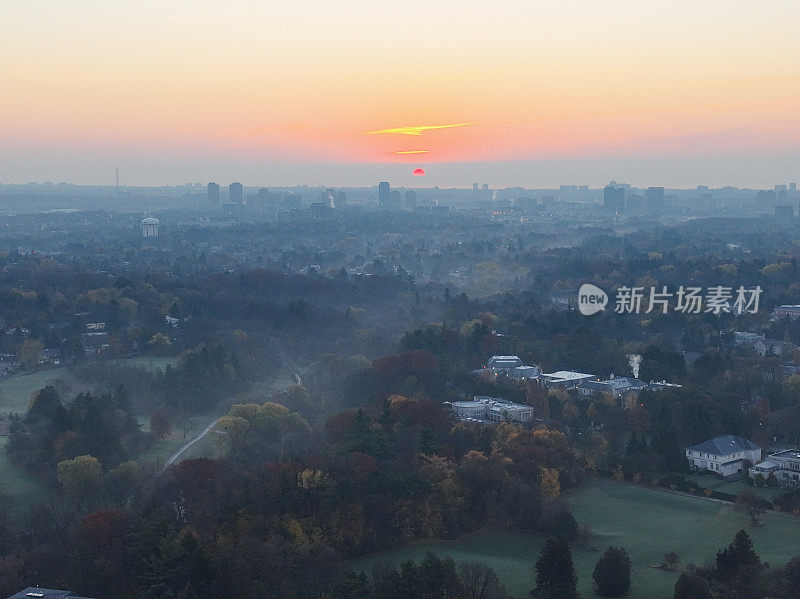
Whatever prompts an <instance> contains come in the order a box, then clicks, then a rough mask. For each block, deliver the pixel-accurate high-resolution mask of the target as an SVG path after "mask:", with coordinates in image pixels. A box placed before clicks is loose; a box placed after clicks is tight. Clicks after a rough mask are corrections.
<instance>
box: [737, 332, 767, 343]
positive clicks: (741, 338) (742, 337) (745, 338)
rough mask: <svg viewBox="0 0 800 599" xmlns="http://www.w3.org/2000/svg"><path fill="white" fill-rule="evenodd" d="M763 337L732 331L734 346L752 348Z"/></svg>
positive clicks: (756, 334)
mask: <svg viewBox="0 0 800 599" xmlns="http://www.w3.org/2000/svg"><path fill="white" fill-rule="evenodd" d="M763 340H764V335H759V334H758V333H749V332H747V331H734V332H733V342H734V343H735V344H736V345H745V346H753V345H755V344H756V342H757V341H763Z"/></svg>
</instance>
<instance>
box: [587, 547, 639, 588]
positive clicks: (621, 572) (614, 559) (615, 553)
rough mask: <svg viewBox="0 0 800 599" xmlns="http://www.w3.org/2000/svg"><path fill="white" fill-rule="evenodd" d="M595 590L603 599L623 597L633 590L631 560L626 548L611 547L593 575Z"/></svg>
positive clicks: (604, 554) (599, 561)
mask: <svg viewBox="0 0 800 599" xmlns="http://www.w3.org/2000/svg"><path fill="white" fill-rule="evenodd" d="M592 578H593V579H594V589H595V591H596V592H597V594H598V595H600V596H601V597H622V596H624V595H625V594H626V593H627V592H628V589H630V588H631V560H630V558H629V557H628V552H627V551H625V549H624V548H622V547H620V548H619V549H617V548H616V547H609V548H608V549H606V551H605V553H603V556H602V557H601V558H600V559H599V560H598V562H597V565H596V566H595V567H594V572H593V573H592Z"/></svg>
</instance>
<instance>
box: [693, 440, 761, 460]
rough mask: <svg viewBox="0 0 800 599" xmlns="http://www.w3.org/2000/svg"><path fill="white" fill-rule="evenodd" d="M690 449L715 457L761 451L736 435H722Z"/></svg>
mask: <svg viewBox="0 0 800 599" xmlns="http://www.w3.org/2000/svg"><path fill="white" fill-rule="evenodd" d="M688 449H691V450H692V451H701V452H703V453H710V454H713V455H730V454H732V453H736V452H738V451H753V450H757V449H761V447H759V446H758V445H756V444H755V443H753V442H752V441H748V440H747V439H744V438H742V437H737V436H736V435H721V436H719V437H714V438H713V439H710V440H708V441H705V442H703V443H700V444H698V445H692V446H691V447H689V448H688Z"/></svg>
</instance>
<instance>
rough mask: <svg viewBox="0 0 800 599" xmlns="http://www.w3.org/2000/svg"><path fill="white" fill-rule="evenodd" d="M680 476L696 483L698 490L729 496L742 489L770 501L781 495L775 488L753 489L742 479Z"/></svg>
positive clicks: (711, 475) (697, 475)
mask: <svg viewBox="0 0 800 599" xmlns="http://www.w3.org/2000/svg"><path fill="white" fill-rule="evenodd" d="M680 476H683V477H684V478H686V479H688V480H693V481H696V482H697V486H698V488H704V489H711V490H713V491H721V492H723V493H730V494H731V495H738V494H739V492H740V491H743V490H744V489H750V490H751V491H753V492H754V493H756V494H757V495H760V496H761V497H763V498H764V499H767V500H770V501H771V500H772V499H774V498H775V497H777V496H778V495H780V493H781V491H780V489H778V488H775V487H754V486H753V485H751V484H750V483H749V482H747V481H745V480H744V479H742V480H733V481H728V480H725V479H723V478H719V477H716V476H714V475H713V474H710V473H709V474H699V473H696V472H695V473H692V474H681V475H680Z"/></svg>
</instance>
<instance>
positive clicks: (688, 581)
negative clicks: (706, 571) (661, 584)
mask: <svg viewBox="0 0 800 599" xmlns="http://www.w3.org/2000/svg"><path fill="white" fill-rule="evenodd" d="M674 598H675V599H711V592H710V591H709V590H708V583H706V581H705V579H704V578H703V577H702V576H700V575H698V574H695V573H693V572H681V575H680V576H679V577H678V580H677V581H676V582H675V595H674Z"/></svg>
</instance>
